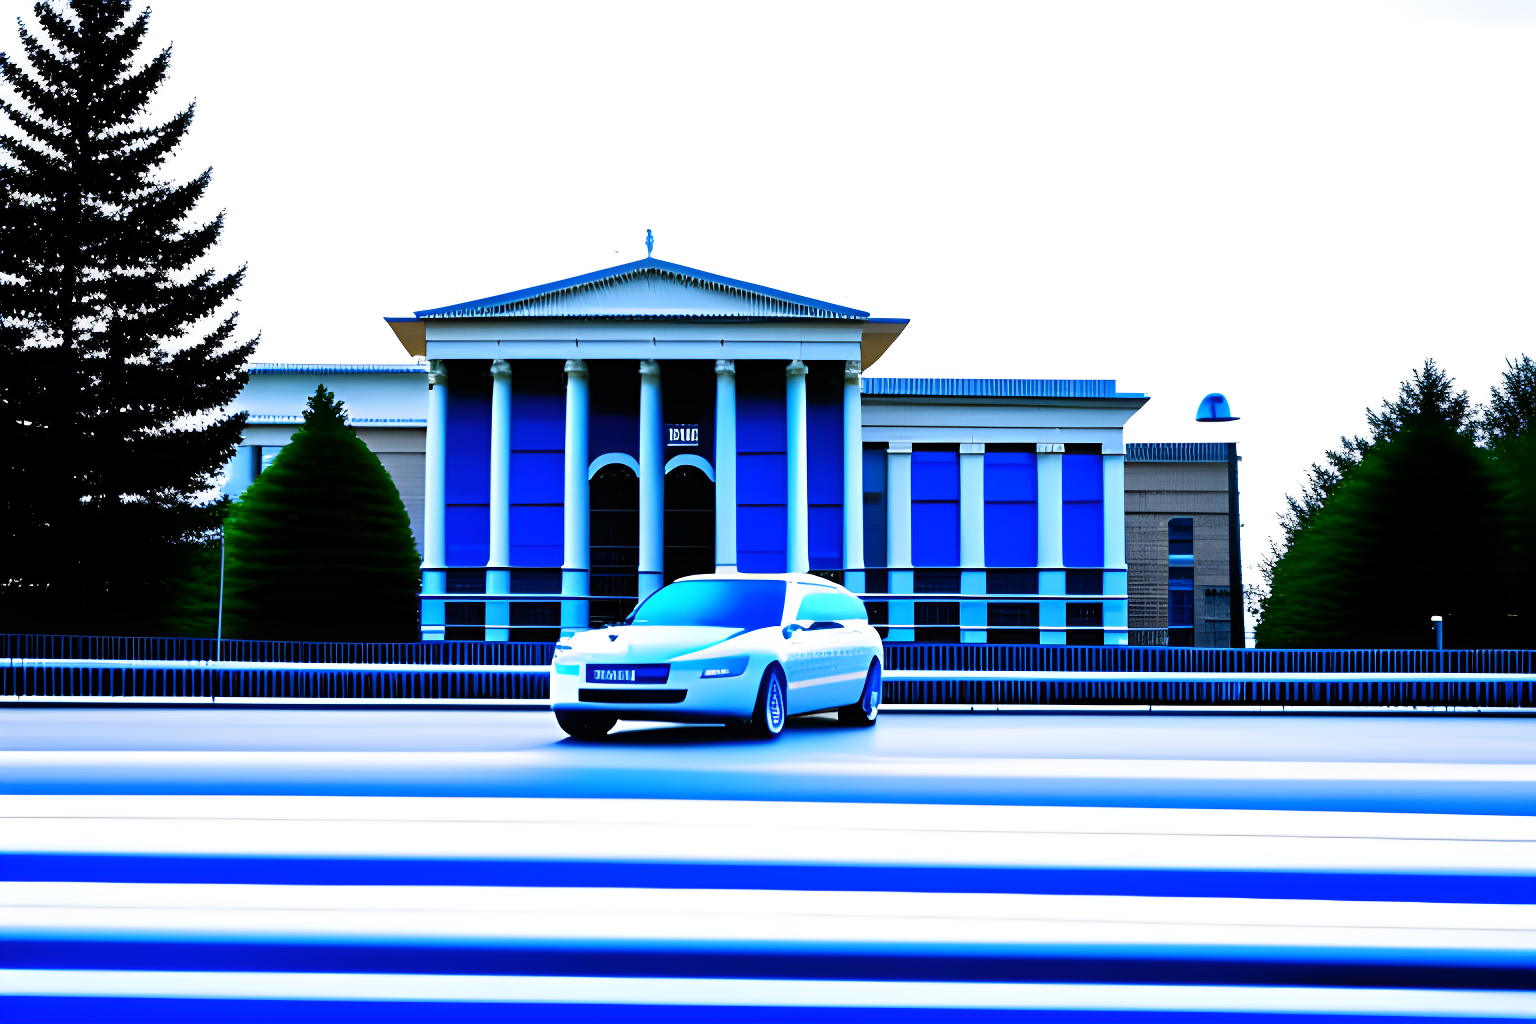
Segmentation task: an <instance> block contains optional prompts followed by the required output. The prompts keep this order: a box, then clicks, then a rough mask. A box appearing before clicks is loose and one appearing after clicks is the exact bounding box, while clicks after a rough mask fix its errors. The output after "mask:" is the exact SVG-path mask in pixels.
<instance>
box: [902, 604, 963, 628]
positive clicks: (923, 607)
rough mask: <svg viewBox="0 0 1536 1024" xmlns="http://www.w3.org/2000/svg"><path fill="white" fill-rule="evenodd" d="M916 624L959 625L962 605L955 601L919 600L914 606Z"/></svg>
mask: <svg viewBox="0 0 1536 1024" xmlns="http://www.w3.org/2000/svg"><path fill="white" fill-rule="evenodd" d="M913 608H914V609H915V611H914V614H915V616H916V618H915V620H914V624H915V625H919V626H958V625H960V605H959V604H958V603H957V602H955V601H919V602H917V604H915V605H914V606H913Z"/></svg>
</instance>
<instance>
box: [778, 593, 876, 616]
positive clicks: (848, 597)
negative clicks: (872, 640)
mask: <svg viewBox="0 0 1536 1024" xmlns="http://www.w3.org/2000/svg"><path fill="white" fill-rule="evenodd" d="M795 618H796V619H810V620H812V621H813V622H836V621H839V620H847V619H859V620H867V619H868V618H869V613H868V612H867V611H865V610H864V602H863V601H860V600H859V599H858V598H856V597H854V596H853V595H852V594H844V593H843V592H841V591H838V590H828V591H825V592H822V593H815V594H809V595H807V596H806V597H804V598H802V599H801V601H800V610H799V611H797V612H796V613H795Z"/></svg>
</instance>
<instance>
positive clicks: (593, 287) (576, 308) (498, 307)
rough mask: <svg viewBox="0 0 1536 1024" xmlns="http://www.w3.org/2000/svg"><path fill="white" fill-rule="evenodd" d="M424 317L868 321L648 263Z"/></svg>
mask: <svg viewBox="0 0 1536 1024" xmlns="http://www.w3.org/2000/svg"><path fill="white" fill-rule="evenodd" d="M416 315H417V316H418V317H420V318H422V319H442V318H451V317H578V318H581V319H589V320H591V319H605V318H618V319H625V320H634V319H665V320H678V319H691V318H701V319H718V318H722V317H727V318H736V317H750V318H752V319H763V318H768V319H805V318H815V319H836V320H868V319H869V314H868V313H866V312H864V311H862V310H858V309H849V308H848V307H847V306H838V305H834V304H833V303H830V302H822V301H820V300H818V299H811V298H807V297H805V296H804V295H794V294H791V293H790V292H781V291H779V290H778V289H776V288H764V287H763V286H762V285H757V284H749V283H748V282H746V281H737V280H734V279H732V278H729V277H721V276H719V275H718V274H711V273H708V272H706V271H703V270H694V269H693V268H692V267H684V266H679V265H678V264H676V263H666V262H664V261H662V260H658V259H643V260H639V261H637V262H635V263H626V264H624V265H623V266H620V267H610V268H608V269H607V270H599V271H597V272H595V273H592V274H583V275H582V276H581V277H572V278H567V279H566V280H564V281H555V282H552V283H550V284H542V285H538V286H537V287H534V288H524V289H522V290H521V291H515V292H507V293H506V294H505V295H493V296H491V297H490V298H486V299H475V300H473V301H471V302H460V303H457V304H455V305H452V306H441V307H439V308H437V309H423V310H418V311H417V313H416Z"/></svg>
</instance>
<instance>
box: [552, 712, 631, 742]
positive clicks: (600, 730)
mask: <svg viewBox="0 0 1536 1024" xmlns="http://www.w3.org/2000/svg"><path fill="white" fill-rule="evenodd" d="M555 721H556V722H558V723H559V724H560V728H562V729H564V730H565V731H566V732H567V733H568V734H570V737H571V738H572V739H576V740H588V741H590V740H600V739H602V738H603V737H604V736H606V735H608V730H609V729H612V728H613V727H614V724H615V723H616V722H618V719H617V718H615V717H613V716H612V715H596V714H593V713H592V712H590V711H556V712H555Z"/></svg>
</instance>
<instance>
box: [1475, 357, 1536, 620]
mask: <svg viewBox="0 0 1536 1024" xmlns="http://www.w3.org/2000/svg"><path fill="white" fill-rule="evenodd" d="M1505 366H1506V369H1505V371H1504V373H1503V374H1502V375H1501V378H1502V379H1501V380H1500V381H1499V384H1498V385H1497V386H1496V387H1494V388H1493V389H1492V393H1491V394H1490V396H1489V398H1490V401H1489V404H1488V405H1487V406H1486V407H1484V409H1483V410H1482V420H1481V423H1480V424H1479V430H1480V432H1481V434H1482V436H1483V438H1484V440H1485V442H1486V443H1487V444H1488V446H1489V449H1490V451H1491V452H1492V453H1493V458H1494V464H1495V466H1497V468H1498V470H1499V475H1500V477H1501V481H1502V484H1503V487H1504V507H1505V512H1506V515H1507V519H1508V521H1509V525H1510V551H1509V553H1508V557H1507V565H1508V566H1509V570H1510V576H1511V581H1512V586H1511V587H1510V593H1511V601H1510V611H1509V615H1510V617H1511V621H1510V623H1509V625H1510V627H1511V637H1510V641H1509V642H1510V644H1511V645H1514V646H1519V647H1525V648H1529V647H1531V646H1532V645H1533V644H1536V600H1532V598H1531V596H1530V581H1531V579H1532V578H1533V574H1536V360H1532V359H1531V357H1530V356H1528V355H1522V356H1521V357H1520V360H1519V361H1518V362H1513V361H1506V363H1505Z"/></svg>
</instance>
